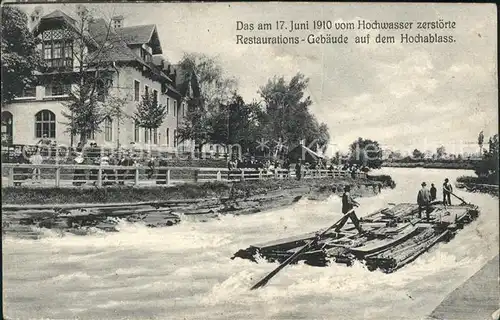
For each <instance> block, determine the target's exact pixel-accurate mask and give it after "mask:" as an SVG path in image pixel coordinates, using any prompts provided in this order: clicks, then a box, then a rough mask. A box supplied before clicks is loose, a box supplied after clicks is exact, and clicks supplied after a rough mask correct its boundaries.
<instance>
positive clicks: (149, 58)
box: [141, 48, 153, 62]
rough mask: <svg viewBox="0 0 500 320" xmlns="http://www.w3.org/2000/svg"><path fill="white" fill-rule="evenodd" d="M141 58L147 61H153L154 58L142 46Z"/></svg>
mask: <svg viewBox="0 0 500 320" xmlns="http://www.w3.org/2000/svg"><path fill="white" fill-rule="evenodd" d="M141 58H142V59H144V61H146V62H151V61H152V60H153V59H152V56H151V54H150V53H149V52H148V51H147V50H146V49H144V48H141Z"/></svg>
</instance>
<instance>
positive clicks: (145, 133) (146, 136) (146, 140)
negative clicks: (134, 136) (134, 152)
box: [144, 128, 149, 143]
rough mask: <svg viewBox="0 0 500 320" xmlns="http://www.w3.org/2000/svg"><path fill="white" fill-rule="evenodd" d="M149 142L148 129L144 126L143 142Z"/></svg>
mask: <svg viewBox="0 0 500 320" xmlns="http://www.w3.org/2000/svg"><path fill="white" fill-rule="evenodd" d="M148 142H149V130H148V129H147V128H144V143H148Z"/></svg>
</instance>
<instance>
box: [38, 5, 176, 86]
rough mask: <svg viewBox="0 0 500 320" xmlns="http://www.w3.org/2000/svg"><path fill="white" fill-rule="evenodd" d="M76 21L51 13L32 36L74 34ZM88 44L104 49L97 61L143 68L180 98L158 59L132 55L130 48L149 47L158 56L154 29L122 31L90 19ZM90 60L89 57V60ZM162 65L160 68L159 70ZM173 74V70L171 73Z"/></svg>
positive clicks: (158, 46) (55, 12)
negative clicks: (61, 31)
mask: <svg viewBox="0 0 500 320" xmlns="http://www.w3.org/2000/svg"><path fill="white" fill-rule="evenodd" d="M76 24H77V21H76V20H75V19H73V18H71V17H70V16H69V15H67V14H66V13H64V12H62V11H61V10H54V11H52V12H51V13H49V14H47V15H45V16H43V17H42V18H41V19H40V22H39V23H38V24H37V26H36V27H35V29H34V33H35V35H37V34H40V33H41V32H43V31H45V30H48V29H52V28H54V26H55V27H63V26H66V27H70V28H72V29H73V30H74V31H76V32H78V28H77V26H76ZM85 37H86V39H88V41H89V44H90V45H93V46H94V47H98V48H99V47H100V46H102V45H103V46H105V48H106V49H105V50H100V51H96V52H98V54H99V60H101V61H102V60H105V61H114V62H137V63H139V64H140V65H142V66H144V67H147V68H148V69H149V70H150V71H151V73H153V74H154V75H155V76H157V77H160V78H162V79H164V80H166V82H167V83H166V86H167V88H168V89H169V90H171V91H172V92H175V93H178V94H180V92H179V90H178V88H175V87H174V86H172V84H171V83H172V79H171V78H170V77H169V76H170V75H169V74H167V72H166V68H165V67H167V66H170V64H169V63H168V61H166V60H165V59H164V58H163V57H161V56H153V61H152V62H146V61H145V60H144V59H143V58H142V57H141V56H139V55H138V54H136V53H135V52H134V51H133V50H132V49H131V48H130V46H135V45H142V44H149V45H150V46H151V48H152V50H153V54H161V46H160V41H159V38H158V32H157V30H156V26H155V25H152V24H151V25H142V26H131V27H126V28H118V29H114V28H112V24H111V23H108V22H106V21H105V20H104V19H102V18H99V19H94V20H92V21H90V22H89V24H88V32H87V33H86V34H85ZM89 60H92V56H90V57H89ZM162 61H163V68H162V67H161V65H162V63H161V62H162ZM172 72H173V70H172Z"/></svg>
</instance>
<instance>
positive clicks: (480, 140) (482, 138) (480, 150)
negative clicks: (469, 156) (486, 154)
mask: <svg viewBox="0 0 500 320" xmlns="http://www.w3.org/2000/svg"><path fill="white" fill-rule="evenodd" d="M483 142H484V134H483V131H481V132H479V136H478V137H477V144H478V145H479V155H480V156H482V155H483Z"/></svg>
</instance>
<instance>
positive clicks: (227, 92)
mask: <svg viewBox="0 0 500 320" xmlns="http://www.w3.org/2000/svg"><path fill="white" fill-rule="evenodd" d="M179 73H180V74H181V75H183V77H182V78H183V79H181V82H183V83H184V85H186V86H191V87H192V88H190V89H192V90H191V91H192V95H191V96H189V97H188V99H187V105H188V111H187V114H186V121H184V123H182V124H181V126H180V127H179V129H178V132H177V134H178V137H179V139H180V141H184V140H193V141H194V143H195V146H196V148H197V149H198V150H199V151H200V152H201V149H202V147H203V145H204V144H206V143H208V142H210V141H211V140H212V135H213V132H214V129H213V127H212V125H213V124H214V121H216V119H214V118H217V117H220V115H218V114H219V113H220V112H221V107H222V106H223V105H226V104H228V103H229V101H230V100H231V98H232V96H233V95H234V92H235V89H236V80H235V79H234V78H230V77H226V76H225V75H224V72H223V68H222V67H221V65H220V64H219V62H218V61H217V60H216V59H215V58H213V57H209V56H207V55H204V54H196V53H189V54H185V55H184V57H183V58H182V60H181V62H180V64H179Z"/></svg>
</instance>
